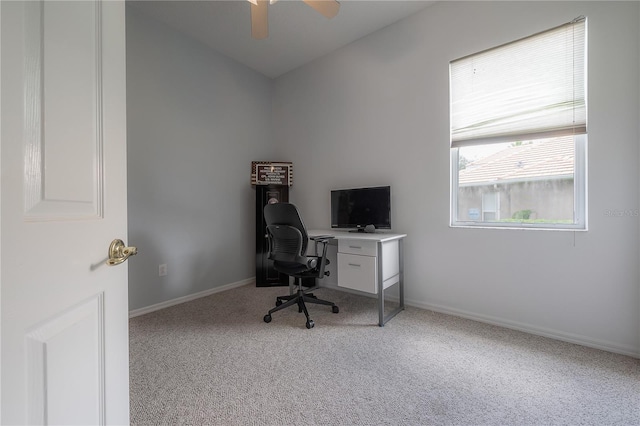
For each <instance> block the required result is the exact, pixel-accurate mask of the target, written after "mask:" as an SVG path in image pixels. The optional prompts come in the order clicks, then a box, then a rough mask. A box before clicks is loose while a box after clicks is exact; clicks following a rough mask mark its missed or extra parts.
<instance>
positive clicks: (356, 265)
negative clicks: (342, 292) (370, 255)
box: [349, 263, 360, 268]
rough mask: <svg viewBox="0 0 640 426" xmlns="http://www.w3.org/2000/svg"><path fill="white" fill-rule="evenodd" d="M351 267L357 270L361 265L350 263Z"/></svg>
mask: <svg viewBox="0 0 640 426" xmlns="http://www.w3.org/2000/svg"><path fill="white" fill-rule="evenodd" d="M349 266H355V267H356V268H359V267H360V265H358V264H357V263H349Z"/></svg>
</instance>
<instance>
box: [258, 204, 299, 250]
mask: <svg viewBox="0 0 640 426" xmlns="http://www.w3.org/2000/svg"><path fill="white" fill-rule="evenodd" d="M264 219H265V222H266V223H267V227H269V226H272V225H285V226H289V227H292V228H295V229H297V230H298V231H299V232H300V237H301V238H302V241H301V245H300V247H299V250H300V251H298V252H297V253H296V255H298V256H305V254H306V253H307V244H309V235H307V229H306V228H305V226H304V223H303V222H302V218H301V217H300V213H299V212H298V209H297V208H296V206H295V205H293V204H291V203H274V204H267V205H266V206H264ZM289 235H291V236H293V234H289ZM296 250H297V248H296Z"/></svg>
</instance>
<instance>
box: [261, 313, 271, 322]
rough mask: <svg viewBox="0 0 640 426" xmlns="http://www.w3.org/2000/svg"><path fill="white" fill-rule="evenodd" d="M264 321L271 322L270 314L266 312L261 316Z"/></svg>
mask: <svg viewBox="0 0 640 426" xmlns="http://www.w3.org/2000/svg"><path fill="white" fill-rule="evenodd" d="M263 320H264V322H271V315H269V314H267V315H265V316H264V318H263Z"/></svg>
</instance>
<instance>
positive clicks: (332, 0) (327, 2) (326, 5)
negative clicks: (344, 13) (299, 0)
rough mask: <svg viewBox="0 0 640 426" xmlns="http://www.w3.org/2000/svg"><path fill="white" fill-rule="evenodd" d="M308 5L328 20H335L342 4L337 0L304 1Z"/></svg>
mask: <svg viewBox="0 0 640 426" xmlns="http://www.w3.org/2000/svg"><path fill="white" fill-rule="evenodd" d="M303 1H304V2H305V3H306V4H308V5H309V6H311V7H312V8H314V9H315V10H316V11H318V12H320V13H321V14H322V15H324V16H325V17H327V18H333V17H334V16H336V15H337V14H338V10H340V3H338V2H337V0H303Z"/></svg>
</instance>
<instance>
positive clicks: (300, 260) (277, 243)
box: [264, 203, 339, 328]
mask: <svg viewBox="0 0 640 426" xmlns="http://www.w3.org/2000/svg"><path fill="white" fill-rule="evenodd" d="M264 218H265V221H266V222H267V236H268V238H269V259H271V260H273V267H274V269H275V270H276V271H278V272H282V273H283V274H286V275H288V276H291V277H294V278H295V284H296V287H297V290H296V292H295V293H294V294H290V295H287V296H279V297H277V298H276V307H275V308H273V309H271V310H270V311H269V313H268V314H267V315H265V316H264V322H271V314H273V313H274V312H277V311H279V310H281V309H284V308H287V307H289V306H292V305H298V312H304V314H305V316H306V317H307V324H306V325H307V328H313V326H314V322H313V320H312V319H311V318H309V311H307V307H306V305H305V302H306V303H316V304H320V305H328V306H331V310H332V312H333V313H334V314H337V313H338V312H339V309H338V307H337V306H336V304H335V303H332V302H328V301H326V300H321V299H318V298H317V297H316V296H314V295H313V294H311V293H310V292H311V291H313V290H316V289H318V287H317V286H312V287H311V288H308V289H304V288H303V284H302V279H303V278H314V279H317V278H323V277H324V276H325V275H329V272H328V271H326V272H325V270H324V269H325V266H326V265H327V264H328V263H329V261H328V260H327V245H328V241H329V240H331V239H332V238H333V237H332V236H330V235H323V236H318V237H311V238H310V237H309V236H308V235H307V230H306V228H305V227H304V224H303V223H302V218H301V217H300V214H299V213H298V209H297V208H296V206H294V205H293V204H290V203H275V204H267V205H266V206H264ZM309 239H311V240H312V241H314V242H315V244H316V247H315V249H316V251H315V253H316V254H315V256H308V255H307V244H308V242H309ZM319 244H321V245H322V248H321V251H322V254H321V255H320V254H318V245H319ZM283 301H286V302H284V303H283Z"/></svg>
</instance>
